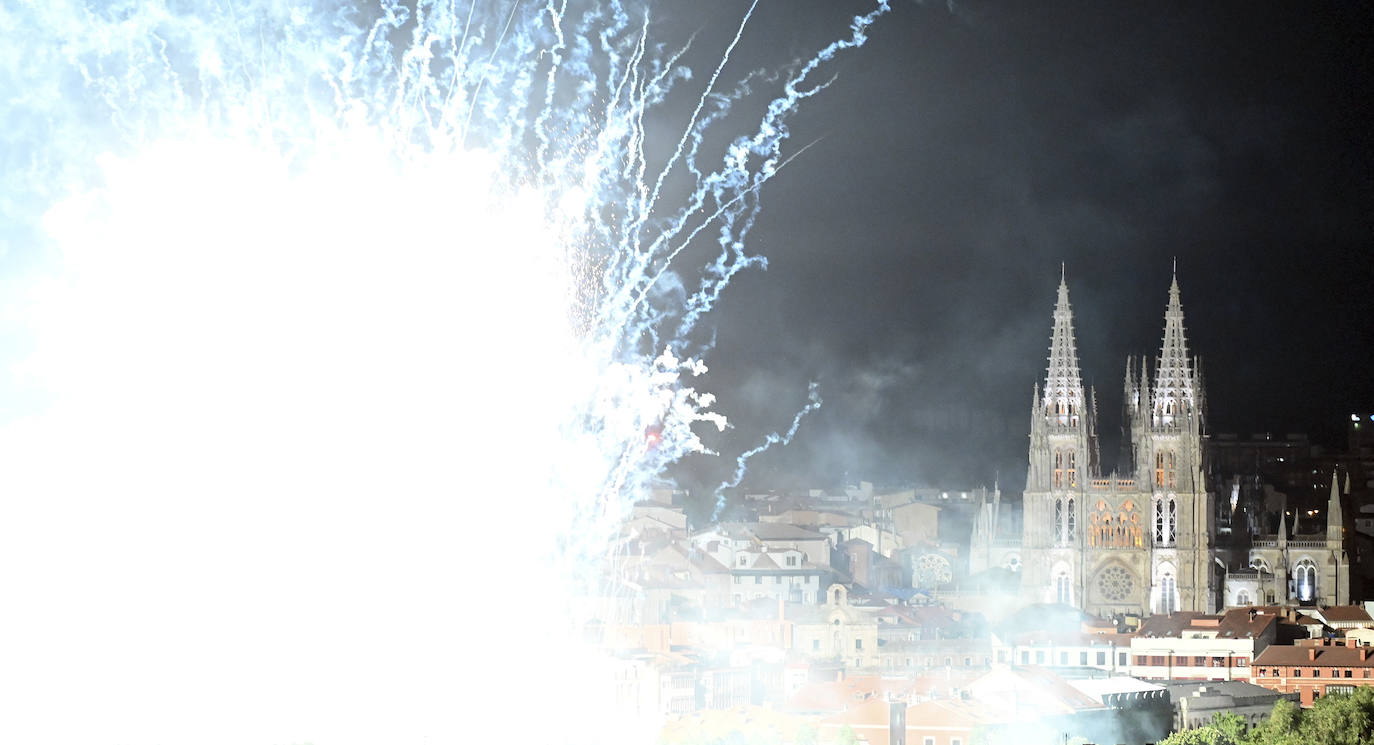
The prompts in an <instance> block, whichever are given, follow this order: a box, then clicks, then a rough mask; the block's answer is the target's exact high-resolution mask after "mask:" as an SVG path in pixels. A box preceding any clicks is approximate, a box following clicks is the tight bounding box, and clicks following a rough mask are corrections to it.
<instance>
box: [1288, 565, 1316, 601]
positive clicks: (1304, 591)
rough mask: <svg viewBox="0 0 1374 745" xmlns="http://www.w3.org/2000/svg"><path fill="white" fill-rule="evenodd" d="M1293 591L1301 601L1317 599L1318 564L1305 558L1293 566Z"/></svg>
mask: <svg viewBox="0 0 1374 745" xmlns="http://www.w3.org/2000/svg"><path fill="white" fill-rule="evenodd" d="M1293 592H1294V593H1295V594H1296V595H1297V598H1298V602H1300V603H1310V602H1312V601H1314V600H1316V599H1317V565H1316V564H1314V563H1312V560H1311V559H1303V560H1302V561H1299V562H1298V563H1297V564H1295V565H1294V566H1293Z"/></svg>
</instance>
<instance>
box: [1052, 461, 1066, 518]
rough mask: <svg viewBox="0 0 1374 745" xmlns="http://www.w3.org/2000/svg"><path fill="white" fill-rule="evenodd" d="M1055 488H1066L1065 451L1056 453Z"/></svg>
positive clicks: (1056, 503)
mask: <svg viewBox="0 0 1374 745" xmlns="http://www.w3.org/2000/svg"><path fill="white" fill-rule="evenodd" d="M1054 488H1056V489H1062V488H1064V451H1063V450H1056V451H1054ZM1058 504H1059V502H1058V501H1057V500H1056V501H1055V505H1056V506H1057V505H1058ZM1055 532H1056V533H1057V532H1059V531H1057V530H1056V531H1055Z"/></svg>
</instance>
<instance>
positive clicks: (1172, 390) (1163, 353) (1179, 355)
mask: <svg viewBox="0 0 1374 745" xmlns="http://www.w3.org/2000/svg"><path fill="white" fill-rule="evenodd" d="M1191 368H1192V366H1191V365H1190V363H1189V359H1188V340H1187V339H1186V338H1185V336H1184V331H1183V304H1182V303H1181V302H1180V301H1179V290H1178V275H1177V274H1175V275H1174V278H1173V282H1172V284H1170V285H1169V305H1168V306H1167V307H1166V308H1165V310H1164V342H1163V345H1162V346H1161V347H1160V350H1159V360H1158V363H1157V366H1156V368H1155V385H1154V391H1153V394H1154V395H1153V399H1152V401H1151V407H1152V416H1153V420H1154V423H1155V425H1157V426H1158V425H1163V426H1171V425H1174V424H1176V423H1178V422H1179V421H1180V420H1182V419H1183V417H1185V416H1186V415H1188V414H1190V413H1192V412H1193V411H1194V410H1195V409H1196V406H1197V392H1196V389H1195V387H1194V385H1193V383H1194V380H1193V374H1192V369H1191Z"/></svg>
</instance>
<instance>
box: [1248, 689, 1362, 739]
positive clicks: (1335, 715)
mask: <svg viewBox="0 0 1374 745" xmlns="http://www.w3.org/2000/svg"><path fill="white" fill-rule="evenodd" d="M1271 716H1272V715H1271ZM1299 731H1300V732H1301V734H1302V739H1303V741H1304V742H1320V743H1325V744H1326V745H1368V743H1370V742H1374V688H1370V687H1366V686H1361V687H1359V688H1356V689H1355V691H1354V692H1353V693H1349V694H1331V695H1327V696H1324V697H1322V698H1319V699H1317V702H1316V703H1315V704H1313V705H1312V708H1311V709H1309V710H1307V711H1306V712H1303V715H1302V725H1301V726H1300V728H1299ZM1265 745H1268V744H1267V743H1266V744H1265Z"/></svg>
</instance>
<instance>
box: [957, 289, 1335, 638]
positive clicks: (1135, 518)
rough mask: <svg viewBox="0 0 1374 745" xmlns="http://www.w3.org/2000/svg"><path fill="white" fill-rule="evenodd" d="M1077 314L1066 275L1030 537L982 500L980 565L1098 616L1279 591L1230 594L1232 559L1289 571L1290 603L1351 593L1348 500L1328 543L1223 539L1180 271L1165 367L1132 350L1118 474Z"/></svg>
mask: <svg viewBox="0 0 1374 745" xmlns="http://www.w3.org/2000/svg"><path fill="white" fill-rule="evenodd" d="M1073 318H1074V317H1073V311H1072V308H1071V307H1070V304H1069V288H1068V284H1067V282H1066V281H1065V280H1064V279H1063V277H1062V276H1061V278H1060V283H1059V288H1058V298H1057V301H1056V303H1055V306H1054V312H1053V325H1052V332H1051V338H1050V349H1049V364H1048V366H1047V369H1046V374H1045V380H1044V384H1043V387H1042V386H1041V385H1040V384H1038V383H1037V384H1036V386H1035V388H1034V393H1033V395H1032V401H1031V422H1030V446H1029V451H1028V464H1027V471H1026V488H1025V492H1024V494H1023V498H1022V511H1023V519H1022V521H1021V535H1020V536H1019V538H1020V540H1019V541H1009V540H1006V539H1005V538H1004V537H1002V536H999V535H997V533H996V530H995V527H994V526H996V524H997V520H996V512H997V511H998V510H999V509H1000V505H996V504H993V505H986V504H985V505H982V509H981V512H980V513H979V519H978V520H977V521H976V523H975V525H974V529H973V543H972V546H971V550H970V554H971V556H974V557H977V558H976V560H975V562H974V565H973V568H974V569H982V568H991V567H999V566H1000V567H1004V568H1006V569H1010V570H1012V571H1017V572H1019V574H1020V588H1021V595H1022V599H1023V600H1024V601H1026V602H1051V603H1056V602H1057V603H1063V604H1066V605H1071V606H1074V607H1077V608H1082V609H1083V610H1086V611H1088V612H1090V613H1093V614H1096V615H1100V616H1111V615H1117V614H1134V613H1143V614H1165V615H1167V614H1170V613H1175V612H1178V611H1193V612H1200V613H1215V612H1217V611H1218V610H1220V609H1221V608H1223V607H1225V606H1226V605H1228V604H1229V603H1230V602H1233V601H1234V598H1235V597H1241V596H1242V595H1241V593H1242V591H1243V592H1244V594H1243V597H1245V599H1247V600H1248V601H1249V602H1251V603H1257V602H1264V601H1267V600H1268V597H1256V596H1257V595H1261V594H1262V592H1261V588H1259V586H1258V583H1256V587H1255V588H1254V589H1253V590H1252V589H1250V588H1249V587H1248V586H1246V587H1244V588H1241V587H1240V586H1239V584H1238V586H1237V587H1236V588H1232V592H1231V593H1229V595H1228V593H1227V592H1226V583H1227V570H1228V568H1230V569H1235V570H1237V572H1238V574H1237V576H1236V578H1235V579H1236V582H1237V583H1242V582H1245V581H1247V580H1251V579H1253V578H1251V577H1249V575H1246V574H1245V572H1247V571H1249V570H1251V569H1252V568H1253V569H1260V570H1261V571H1269V572H1273V573H1275V574H1277V575H1278V576H1279V577H1287V578H1288V579H1289V580H1290V581H1288V582H1287V583H1286V584H1285V583H1284V582H1282V581H1280V582H1278V583H1275V586H1276V587H1278V589H1279V592H1278V593H1277V594H1278V595H1281V597H1277V598H1275V601H1277V602H1279V603H1286V602H1292V603H1293V604H1298V603H1307V604H1312V603H1318V602H1324V603H1332V604H1335V603H1341V602H1349V589H1348V588H1349V565H1348V559H1346V557H1345V553H1344V551H1342V550H1341V548H1340V538H1341V536H1342V534H1343V526H1342V525H1341V524H1340V520H1341V517H1340V510H1339V505H1338V503H1337V508H1336V509H1333V510H1331V511H1330V515H1331V517H1330V520H1332V521H1333V523H1332V525H1331V526H1329V527H1328V531H1327V536H1323V537H1322V538H1323V539H1324V540H1321V541H1320V543H1321V544H1322V545H1321V546H1316V545H1315V542H1311V541H1303V542H1295V543H1294V545H1291V546H1290V545H1289V542H1288V541H1287V540H1286V537H1285V536H1278V537H1275V538H1274V540H1273V541H1272V542H1273V544H1274V545H1273V546H1272V553H1273V556H1270V555H1269V553H1267V551H1268V550H1269V549H1270V548H1271V547H1270V546H1269V545H1268V543H1267V542H1266V541H1264V540H1259V541H1256V542H1255V545H1254V548H1255V549H1256V551H1255V553H1254V556H1253V557H1252V556H1237V557H1233V556H1231V551H1230V549H1229V547H1221V546H1218V545H1217V515H1218V514H1219V512H1218V509H1217V506H1216V502H1215V497H1214V495H1213V493H1211V492H1210V491H1209V490H1208V488H1207V480H1206V473H1207V470H1206V467H1205V466H1206V464H1205V463H1204V456H1205V450H1204V447H1203V444H1204V439H1205V438H1206V436H1207V434H1206V398H1205V394H1204V389H1203V380H1202V372H1201V361H1200V359H1198V358H1195V357H1191V356H1189V350H1188V341H1187V337H1186V333H1185V328H1184V317H1183V305H1182V301H1181V295H1180V291H1179V285H1178V279H1177V277H1175V278H1174V279H1173V281H1172V283H1171V284H1170V287H1169V292H1168V300H1167V303H1166V305H1165V310H1164V334H1163V340H1162V343H1161V345H1160V350H1159V354H1158V356H1157V357H1156V358H1155V360H1154V364H1153V369H1151V366H1150V365H1149V364H1148V363H1147V362H1146V360H1145V359H1144V358H1141V359H1140V360H1139V361H1138V362H1137V361H1136V360H1135V359H1132V358H1128V359H1127V361H1126V374H1125V384H1124V394H1125V397H1124V407H1123V408H1124V412H1123V414H1124V422H1123V426H1122V433H1123V447H1122V460H1121V462H1120V463H1119V464H1118V472H1113V473H1111V474H1103V473H1102V472H1101V471H1102V466H1101V458H1100V454H1099V448H1098V437H1097V431H1098V427H1097V414H1098V412H1097V404H1096V400H1095V395H1094V392H1093V391H1092V390H1091V389H1085V387H1084V385H1083V380H1082V375H1081V372H1080V369H1079V364H1078V352H1077V345H1076V342H1075V339H1074V326H1073ZM1332 499H1333V500H1336V499H1337V498H1336V497H1335V496H1333V497H1332ZM1280 532H1281V533H1282V532H1283V531H1282V529H1281V531H1280ZM1299 548H1300V549H1301V550H1303V551H1308V552H1309V553H1310V552H1316V553H1311V555H1310V556H1309V555H1307V554H1304V557H1305V559H1306V560H1305V561H1304V559H1303V558H1297V557H1296V555H1295V554H1294V553H1293V549H1299ZM1318 554H1320V555H1318ZM1293 562H1297V563H1293ZM1280 567H1281V568H1280ZM1258 576H1259V575H1258V574H1257V575H1256V577H1258Z"/></svg>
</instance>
